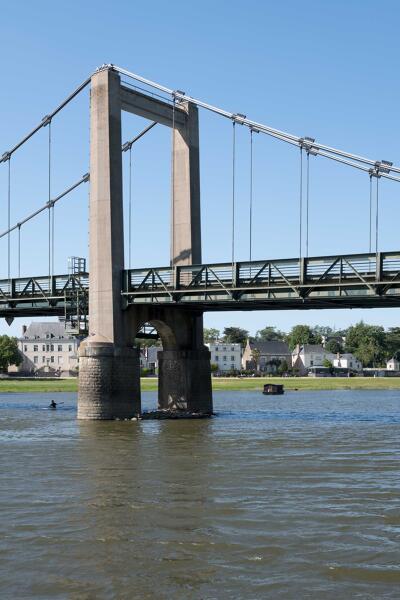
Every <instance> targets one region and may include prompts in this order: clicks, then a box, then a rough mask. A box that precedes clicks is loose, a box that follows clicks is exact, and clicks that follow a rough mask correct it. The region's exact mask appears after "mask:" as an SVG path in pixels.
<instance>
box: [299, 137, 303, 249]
mask: <svg viewBox="0 0 400 600" xmlns="http://www.w3.org/2000/svg"><path fill="white" fill-rule="evenodd" d="M302 225H303V148H302V146H300V194H299V258H301V250H302Z"/></svg>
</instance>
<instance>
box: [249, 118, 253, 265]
mask: <svg viewBox="0 0 400 600" xmlns="http://www.w3.org/2000/svg"><path fill="white" fill-rule="evenodd" d="M252 234H253V130H252V129H251V128H250V202H249V261H250V262H251V258H252V242H253V239H252Z"/></svg>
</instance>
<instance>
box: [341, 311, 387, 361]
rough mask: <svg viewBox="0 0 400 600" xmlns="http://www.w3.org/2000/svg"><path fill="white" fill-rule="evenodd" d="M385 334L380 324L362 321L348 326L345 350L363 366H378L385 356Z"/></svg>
mask: <svg viewBox="0 0 400 600" xmlns="http://www.w3.org/2000/svg"><path fill="white" fill-rule="evenodd" d="M386 342H387V340H386V334H385V330H384V328H383V327H381V326H380V325H367V324H366V323H364V322H363V321H360V322H359V323H356V325H353V326H352V327H349V328H348V330H347V333H346V351H347V352H352V353H353V354H354V356H355V357H356V358H358V360H360V361H361V363H362V364H363V366H364V367H379V366H381V365H383V364H385V360H386V358H387V354H388V351H387V344H386Z"/></svg>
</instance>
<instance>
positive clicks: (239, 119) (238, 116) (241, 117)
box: [232, 113, 246, 125]
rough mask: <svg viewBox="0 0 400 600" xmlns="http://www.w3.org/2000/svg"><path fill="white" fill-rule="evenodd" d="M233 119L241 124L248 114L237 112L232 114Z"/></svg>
mask: <svg viewBox="0 0 400 600" xmlns="http://www.w3.org/2000/svg"><path fill="white" fill-rule="evenodd" d="M232 120H233V121H234V122H235V123H239V125H244V122H245V120H246V115H244V114H242V113H235V114H234V115H232Z"/></svg>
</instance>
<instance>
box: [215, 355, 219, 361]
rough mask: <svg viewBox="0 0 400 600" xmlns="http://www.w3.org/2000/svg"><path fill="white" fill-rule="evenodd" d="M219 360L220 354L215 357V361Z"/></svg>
mask: <svg viewBox="0 0 400 600" xmlns="http://www.w3.org/2000/svg"><path fill="white" fill-rule="evenodd" d="M218 360H219V358H218V354H216V355H215V361H216V362H218Z"/></svg>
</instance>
